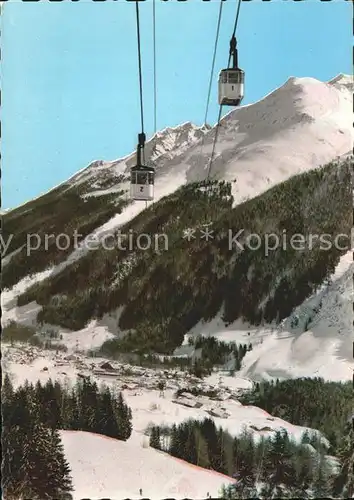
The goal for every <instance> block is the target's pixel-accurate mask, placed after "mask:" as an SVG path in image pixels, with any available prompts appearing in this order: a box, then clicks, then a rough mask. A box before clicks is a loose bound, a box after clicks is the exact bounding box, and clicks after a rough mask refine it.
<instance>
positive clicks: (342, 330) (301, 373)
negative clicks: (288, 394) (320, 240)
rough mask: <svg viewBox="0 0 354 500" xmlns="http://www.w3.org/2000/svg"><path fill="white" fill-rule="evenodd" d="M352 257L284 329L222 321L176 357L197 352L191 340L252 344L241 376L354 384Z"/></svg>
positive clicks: (199, 329) (201, 327) (201, 328)
mask: <svg viewBox="0 0 354 500" xmlns="http://www.w3.org/2000/svg"><path fill="white" fill-rule="evenodd" d="M353 273H354V262H353V254H352V252H348V253H347V254H345V255H343V257H342V258H341V259H340V262H339V264H338V265H337V268H336V270H335V272H334V274H333V275H332V276H331V278H330V280H329V283H328V284H324V285H323V286H322V287H321V288H320V289H319V290H318V291H317V293H315V294H314V295H312V296H311V297H309V299H308V300H306V301H305V302H304V303H303V304H301V306H299V307H297V308H296V309H295V311H294V312H293V314H292V315H291V316H290V317H289V318H288V319H287V320H285V321H284V322H283V323H282V324H281V325H279V326H276V327H275V326H271V325H270V326H268V327H254V326H249V325H246V324H243V323H242V322H241V321H236V322H235V323H233V324H231V325H229V326H224V323H223V322H222V320H221V319H220V316H217V317H215V318H214V319H213V320H212V321H211V322H209V323H202V322H201V323H199V324H198V325H197V326H196V327H194V328H193V329H192V330H191V331H190V332H189V334H188V335H186V338H185V341H184V345H183V346H182V347H181V348H178V349H177V350H176V354H187V353H189V352H190V351H191V349H192V348H191V347H190V346H188V337H190V336H196V335H204V336H215V337H217V338H218V339H219V340H224V341H228V342H229V341H230V342H231V341H233V342H237V343H239V342H240V343H247V344H248V343H249V342H251V343H252V346H253V349H252V351H250V352H248V353H247V354H246V356H245V358H244V359H243V362H242V370H241V372H240V376H243V377H247V378H250V379H252V380H261V379H268V378H280V379H281V378H289V377H292V378H296V377H323V378H324V379H326V380H338V381H341V380H351V378H352V374H353V370H354V361H353V354H352V344H353V341H354V334H353V327H352V321H353V300H354V292H353Z"/></svg>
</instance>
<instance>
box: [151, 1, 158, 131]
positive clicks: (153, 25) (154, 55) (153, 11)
mask: <svg viewBox="0 0 354 500" xmlns="http://www.w3.org/2000/svg"><path fill="white" fill-rule="evenodd" d="M152 36H153V58H154V133H155V134H156V132H157V124H156V123H157V120H156V115H157V112H156V101H157V99H156V94H157V92H156V0H153V3H152Z"/></svg>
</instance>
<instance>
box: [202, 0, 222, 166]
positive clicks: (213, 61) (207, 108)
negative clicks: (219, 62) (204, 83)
mask: <svg viewBox="0 0 354 500" xmlns="http://www.w3.org/2000/svg"><path fill="white" fill-rule="evenodd" d="M223 4H224V0H220V8H219V17H218V22H217V28H216V36H215V43H214V54H213V60H212V64H211V71H210V78H209V88H208V94H207V102H206V105H205V115H204V123H203V125H204V126H206V125H207V119H208V110H209V103H210V95H211V87H212V84H213V76H214V67H215V58H216V50H217V46H218V40H219V32H220V24H221V14H222V7H223ZM204 141H205V134H204V135H203V137H202V143H201V146H200V152H199V157H200V158H202V153H203V147H204Z"/></svg>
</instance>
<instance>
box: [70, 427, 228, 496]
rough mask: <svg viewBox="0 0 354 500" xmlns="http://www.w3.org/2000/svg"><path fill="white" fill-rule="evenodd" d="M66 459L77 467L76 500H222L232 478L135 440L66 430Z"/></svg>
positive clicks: (74, 476)
mask: <svg viewBox="0 0 354 500" xmlns="http://www.w3.org/2000/svg"><path fill="white" fill-rule="evenodd" d="M61 438H62V442H63V445H64V451H65V456H66V458H67V460H68V462H69V464H70V467H71V471H72V472H71V475H72V478H73V486H74V492H73V497H74V500H79V499H82V498H90V499H99V498H111V499H112V500H121V499H123V498H139V497H140V493H139V490H140V488H141V489H142V495H143V498H149V499H151V500H160V499H162V498H175V499H181V498H186V497H187V498H194V499H197V498H206V497H207V493H209V494H210V495H211V496H212V497H213V498H217V497H219V492H220V489H221V487H222V485H223V484H224V485H227V484H231V483H232V479H231V478H229V477H227V476H224V475H222V474H219V473H217V472H214V471H209V470H206V469H202V468H200V467H197V466H195V465H192V464H189V463H187V462H184V461H183V460H179V459H177V458H174V457H171V456H169V455H167V454H166V453H163V452H160V451H157V450H154V449H152V448H142V447H136V446H134V445H132V444H131V443H130V442H129V441H128V442H123V441H118V440H116V439H112V438H108V437H105V436H100V435H98V434H92V433H90V432H82V431H61Z"/></svg>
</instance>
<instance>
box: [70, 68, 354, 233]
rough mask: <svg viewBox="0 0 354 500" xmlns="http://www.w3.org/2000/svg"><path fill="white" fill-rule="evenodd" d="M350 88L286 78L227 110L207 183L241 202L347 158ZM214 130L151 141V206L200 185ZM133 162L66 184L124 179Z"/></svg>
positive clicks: (169, 133) (99, 165)
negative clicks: (219, 183)
mask: <svg viewBox="0 0 354 500" xmlns="http://www.w3.org/2000/svg"><path fill="white" fill-rule="evenodd" d="M353 88H354V86H353V78H352V77H351V76H349V75H342V74H340V75H338V76H337V77H335V78H333V79H332V80H330V81H329V82H321V81H319V80H316V79H315V78H294V77H291V78H289V79H288V81H287V82H286V83H285V84H284V85H283V86H281V87H280V88H278V89H276V90H274V91H273V92H271V93H270V94H269V95H267V96H265V97H264V98H263V99H261V100H260V101H258V102H255V103H254V104H250V105H247V106H241V107H240V108H238V109H236V110H232V111H231V112H230V113H228V114H227V115H226V116H225V117H224V118H223V119H222V120H221V125H220V129H219V133H218V141H217V145H216V150H215V156H214V161H213V165H212V170H211V176H212V177H215V178H218V179H225V180H228V181H232V180H234V179H236V181H237V182H236V183H234V185H233V186H234V187H233V195H234V197H235V203H240V202H241V201H243V200H245V199H247V198H250V197H253V196H256V195H257V194H260V193H261V192H263V191H265V190H266V189H268V188H269V187H271V186H273V185H275V184H277V183H279V182H282V181H284V180H285V179H287V178H289V177H291V176H292V175H295V174H297V173H300V172H303V171H306V170H309V169H311V168H315V167H317V166H319V165H322V164H324V163H327V162H329V161H331V160H332V159H334V158H336V157H338V156H342V155H346V154H349V153H350V152H351V149H352V143H353V138H354V132H353V127H352V91H353ZM215 130H216V127H215V126H214V127H213V128H212V129H209V128H208V127H200V128H198V127H196V126H195V125H192V124H191V123H190V122H187V123H185V124H183V125H180V126H179V127H175V128H167V129H165V130H163V131H162V132H160V133H158V134H156V135H155V136H154V137H153V138H152V139H151V140H150V141H148V143H147V145H146V160H147V162H148V163H149V162H152V163H153V164H154V166H155V167H156V185H155V200H156V201H157V200H159V199H160V198H161V197H163V196H166V195H168V194H170V193H171V192H173V191H175V190H176V189H177V188H178V187H179V186H181V185H183V184H185V183H186V182H194V181H200V180H202V179H204V178H205V176H206V174H207V170H208V165H209V159H210V155H211V152H212V144H213V140H214V136H215ZM134 161H135V153H133V154H132V155H130V156H128V157H126V158H123V159H121V160H117V161H114V162H95V164H93V165H92V167H89V168H87V169H84V170H83V171H82V172H81V173H80V174H78V175H76V176H74V177H73V178H72V179H71V182H73V183H74V184H77V183H81V182H83V181H84V180H88V179H91V180H92V186H94V180H95V179H96V178H97V175H98V174H99V175H102V173H103V172H104V171H111V172H112V174H113V172H115V173H116V174H122V173H125V174H128V173H129V169H130V167H131V166H132V165H133V164H134ZM127 187H128V184H127ZM96 194H98V193H96ZM144 206H145V204H144V203H141V202H135V203H134V204H133V207H129V208H128V214H125V213H123V214H122V215H118V216H117V217H116V218H114V220H112V221H111V222H110V224H109V227H110V228H112V227H115V226H117V225H120V224H121V223H124V222H126V221H127V220H129V217H132V216H133V215H135V214H137V213H138V212H139V211H140V210H142V209H143V208H144Z"/></svg>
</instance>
